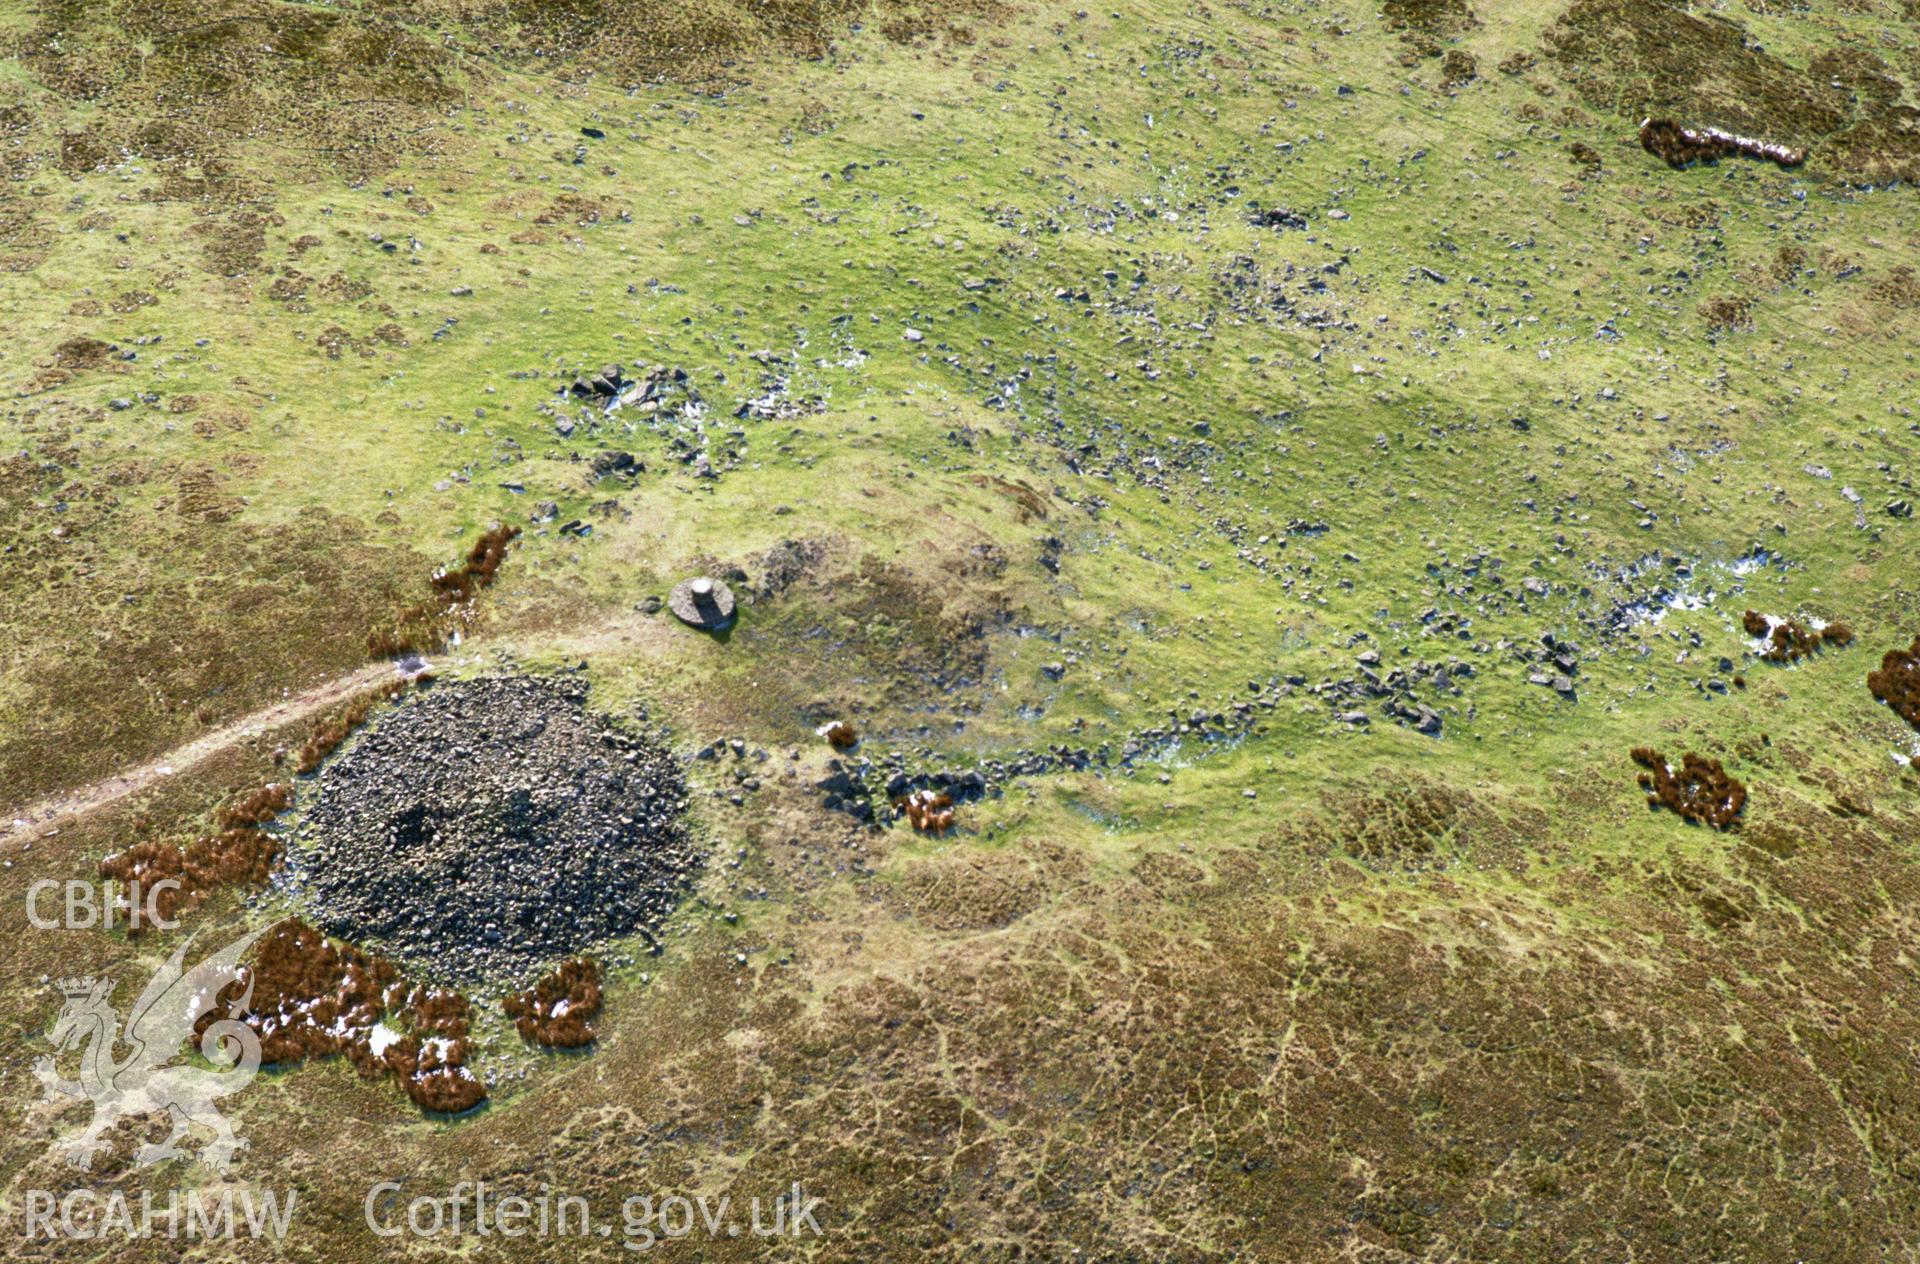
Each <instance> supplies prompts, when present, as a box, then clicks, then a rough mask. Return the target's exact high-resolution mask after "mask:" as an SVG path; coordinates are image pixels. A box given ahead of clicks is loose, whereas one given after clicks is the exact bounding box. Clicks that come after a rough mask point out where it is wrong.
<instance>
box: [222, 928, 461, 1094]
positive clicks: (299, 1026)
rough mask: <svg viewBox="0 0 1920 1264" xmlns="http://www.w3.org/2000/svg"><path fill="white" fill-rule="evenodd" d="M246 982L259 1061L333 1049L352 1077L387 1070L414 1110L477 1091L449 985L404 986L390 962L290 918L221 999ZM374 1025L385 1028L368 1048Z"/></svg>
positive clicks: (247, 1016)
mask: <svg viewBox="0 0 1920 1264" xmlns="http://www.w3.org/2000/svg"><path fill="white" fill-rule="evenodd" d="M249 989H251V999H250V1001H249V1003H248V1005H247V1007H246V1009H245V1010H244V1011H242V1013H241V1014H240V1019H241V1021H242V1022H244V1023H246V1024H247V1025H248V1026H249V1027H251V1028H253V1029H254V1031H255V1032H257V1033H259V1036H260V1052H261V1059H262V1061H263V1062H265V1063H277V1064H287V1063H296V1062H304V1061H307V1060H308V1059H311V1058H324V1057H330V1056H332V1055H334V1054H342V1055H345V1057H346V1059H347V1061H349V1062H350V1063H352V1064H353V1067H354V1069H355V1070H356V1071H358V1072H359V1073H360V1074H361V1075H362V1076H364V1077H366V1078H368V1079H374V1078H377V1077H380V1076H386V1075H391V1076H392V1077H393V1078H394V1079H395V1080H396V1081H398V1083H399V1085H400V1087H401V1088H402V1089H403V1090H404V1091H405V1092H406V1094H407V1096H408V1097H410V1098H412V1099H413V1101H414V1102H415V1103H416V1104H417V1105H419V1106H420V1107H421V1108H422V1109H424V1110H429V1111H435V1112H439V1113H443V1114H458V1113H460V1112H461V1111H464V1110H468V1109H471V1108H472V1107H474V1106H476V1105H478V1104H479V1103H480V1102H482V1101H484V1100H485V1099H486V1096H487V1091H486V1088H485V1086H483V1085H482V1084H481V1083H480V1081H479V1080H478V1079H477V1078H475V1077H474V1076H473V1074H472V1073H471V1072H469V1071H467V1070H466V1069H465V1066H466V1058H467V1038H468V1032H467V1014H468V1012H469V1005H468V1002H467V998H466V997H465V996H463V995H461V994H460V993H458V992H453V991H447V990H444V989H438V988H427V987H424V986H419V985H410V984H408V983H407V982H406V980H404V979H403V978H401V977H400V972H399V970H398V969H397V968H395V966H394V965H393V963H392V962H389V961H387V960H386V959H384V958H382V957H377V956H372V955H370V954H368V953H364V952H361V951H360V950H359V949H357V948H354V947H352V946H350V945H347V944H342V943H336V942H332V941H329V940H328V939H327V938H326V937H325V936H324V935H322V934H321V933H320V932H319V931H317V930H315V929H314V928H313V927H311V926H309V925H307V924H306V923H305V922H302V921H300V920H298V919H294V918H290V919H288V920H287V921H284V922H282V923H280V924H279V925H278V926H276V927H274V928H273V929H272V930H270V931H268V932H267V933H266V935H265V936H263V937H262V938H261V940H260V943H259V945H258V947H256V948H255V950H254V958H253V961H252V963H251V964H249V965H247V966H243V967H242V968H241V975H240V977H239V978H238V979H237V980H236V981H235V982H234V983H232V984H230V985H228V987H227V989H226V991H225V992H224V993H223V997H225V998H226V999H227V1000H228V1002H229V1003H231V1002H232V1001H234V1000H237V999H238V998H239V997H241V996H245V995H247V994H248V992H249ZM222 1008H224V1007H222ZM376 1023H385V1024H386V1025H387V1026H388V1027H389V1029H391V1030H393V1031H394V1034H395V1038H394V1039H393V1040H392V1041H391V1042H390V1043H388V1044H387V1045H386V1047H385V1048H384V1049H382V1050H381V1051H380V1052H379V1053H377V1054H376V1053H375V1052H374V1051H373V1035H374V1025H375V1024H376Z"/></svg>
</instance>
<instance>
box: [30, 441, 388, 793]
mask: <svg viewBox="0 0 1920 1264" xmlns="http://www.w3.org/2000/svg"><path fill="white" fill-rule="evenodd" d="M46 459H50V460H55V461H58V462H59V463H60V465H61V467H62V468H61V469H59V470H57V471H54V472H51V473H45V472H41V471H40V470H39V469H38V468H37V466H38V463H37V462H36V463H33V464H30V465H28V466H27V470H28V471H29V474H30V479H29V481H28V482H27V483H26V484H24V485H23V488H22V494H19V495H14V494H6V495H0V538H4V539H6V540H7V541H9V542H10V543H11V544H12V545H13V546H14V551H13V552H12V553H11V554H10V555H9V556H8V563H9V565H8V567H7V568H5V569H4V570H0V635H4V636H5V638H6V640H7V643H8V644H9V646H10V652H11V654H12V660H11V664H10V668H9V670H10V672H11V673H13V679H14V680H15V681H16V682H17V686H18V689H19V690H20V695H19V705H18V707H17V708H16V709H15V710H13V711H11V712H10V721H11V722H10V723H9V725H8V726H7V728H6V729H5V730H4V731H0V787H4V792H5V794H4V797H5V798H7V799H8V800H9V801H15V802H31V801H33V800H36V799H39V798H41V797H44V796H46V795H48V794H50V793H52V792H54V791H56V790H58V789H60V788H62V787H63V786H69V785H80V784H85V783H87V782H91V781H93V780H96V779H98V778H99V777H102V776H104V775H106V774H107V773H109V772H111V771H112V770H114V769H116V768H121V767H126V766H129V765H134V764H139V763H142V762H144V761H145V760H147V759H149V758H151V757H152V756H154V755H155V754H157V753H159V752H160V751H163V750H167V749H169V748H171V747H173V746H177V745H179V744H180V743H182V742H184V741H187V740H189V739H190V738H192V737H195V736H198V735H199V734H200V733H202V732H203V731H204V730H205V728H206V727H207V726H210V725H218V724H221V723H224V722H225V721H226V720H228V719H231V718H233V717H235V716H239V715H245V714H247V713H249V712H251V711H255V710H257V709H259V708H260V707H262V706H264V705H266V704H267V703H269V702H272V701H275V700H277V699H279V698H280V697H281V696H282V695H283V692H284V691H286V690H290V689H300V688H305V687H306V686H308V685H310V684H312V683H313V681H314V680H315V679H317V678H319V677H321V676H324V675H327V674H329V673H333V672H340V671H347V670H352V669H354V668H356V667H359V666H361V665H362V664H363V663H364V662H365V661H366V660H365V657H364V654H365V650H364V645H363V638H364V636H365V633H366V629H367V627H368V626H369V625H370V624H371V623H373V621H374V620H375V619H377V618H378V617H379V616H380V612H381V611H382V609H383V608H384V609H391V608H392V604H393V603H394V601H395V600H396V598H397V589H396V586H395V583H394V581H393V579H392V576H394V575H395V574H402V573H406V572H408V571H414V572H415V573H417V570H416V569H415V568H416V567H418V566H419V565H420V559H419V558H418V557H417V556H416V555H414V554H411V553H407V552H404V551H403V550H398V549H390V548H384V547H380V546H377V545H375V544H374V543H372V542H371V541H370V540H369V538H368V537H367V535H366V532H365V530H364V529H363V528H362V527H361V525H360V524H359V523H357V522H355V521H354V520H353V519H350V518H345V517H338V516H335V515H331V514H328V513H326V512H324V511H313V512H309V513H306V514H302V515H301V516H299V517H297V518H294V519H292V520H291V521H289V522H286V523H284V524H275V525H264V524H256V523H251V522H248V521H247V520H246V519H244V518H242V519H238V520H233V521H227V522H223V523H219V524H218V525H209V524H206V523H203V522H202V521H200V520H199V519H197V518H191V517H181V516H179V515H177V514H176V513H174V512H172V511H171V508H169V511H168V512H166V513H164V514H159V515H154V514H151V513H150V512H149V511H148V507H147V506H148V501H149V498H150V497H152V496H153V495H154V492H155V491H157V490H159V491H164V490H165V488H166V484H165V483H164V482H163V483H160V484H158V486H157V487H156V486H155V484H154V483H153V482H151V481H149V480H154V479H169V480H170V479H171V478H172V477H173V476H172V475H171V474H169V472H168V469H167V463H149V464H143V463H139V462H135V463H129V464H128V465H126V466H125V468H124V469H118V470H116V469H114V468H108V469H104V470H103V469H96V468H93V467H92V466H90V465H88V464H87V463H86V462H85V461H83V460H82V458H80V457H79V455H78V454H61V455H57V456H52V457H49V458H46ZM55 479H57V480H59V483H60V485H61V486H63V487H67V486H70V485H71V484H72V483H73V481H74V480H76V479H79V480H82V481H84V482H85V483H87V484H88V485H90V486H95V487H97V489H98V494H97V495H96V494H92V493H89V494H88V495H87V496H85V497H84V498H82V497H81V496H79V495H77V494H75V493H73V492H72V491H69V492H67V493H66V494H67V497H68V499H69V502H70V508H69V510H68V512H67V513H66V514H65V515H63V516H62V522H63V523H64V524H66V525H67V526H68V527H69V530H70V533H69V535H68V536H67V537H66V538H64V539H54V538H52V537H51V536H50V534H49V533H48V532H47V531H46V530H45V528H44V523H43V522H40V521H39V520H38V515H37V511H36V510H35V509H34V503H35V499H36V497H35V495H33V494H31V491H30V489H31V488H32V487H35V486H41V485H43V484H44V482H46V481H49V480H55ZM189 490H191V488H189ZM166 556H190V557H192V558H194V560H195V563H194V565H193V566H192V567H190V568H186V569H185V570H184V571H182V570H180V568H177V567H175V568H170V569H158V568H156V567H155V566H154V565H153V564H152V561H151V559H153V558H155V557H166ZM79 574H85V575H87V577H88V579H87V585H86V592H88V593H91V594H94V595H93V596H92V597H90V598H88V599H87V600H86V601H85V602H83V603H82V604H81V605H80V606H78V607H76V605H75V603H74V598H73V595H72V593H73V589H72V577H73V576H75V575H79Z"/></svg>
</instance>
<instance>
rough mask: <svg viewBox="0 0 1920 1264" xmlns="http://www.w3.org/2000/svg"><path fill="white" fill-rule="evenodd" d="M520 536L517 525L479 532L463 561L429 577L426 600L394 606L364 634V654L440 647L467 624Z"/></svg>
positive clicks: (388, 655) (383, 655) (378, 655)
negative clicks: (388, 617)
mask: <svg viewBox="0 0 1920 1264" xmlns="http://www.w3.org/2000/svg"><path fill="white" fill-rule="evenodd" d="M519 535H520V528H519V527H516V526H509V525H506V524H499V525H496V526H493V527H490V528H488V529H487V530H486V531H483V532H482V533H481V534H480V538H479V539H477V540H475V541H474V542H473V547H471V548H470V549H468V550H467V556H466V560H465V561H464V562H462V563H461V564H460V565H459V566H457V567H454V568H453V569H452V570H444V571H440V572H438V573H436V574H435V575H434V577H433V579H432V580H431V581H430V583H431V586H432V588H433V595H432V596H431V597H429V598H428V599H427V600H425V601H420V602H415V603H413V604H412V605H407V606H402V607H400V608H398V609H397V610H396V611H395V612H394V615H393V618H392V619H391V621H389V622H387V623H385V624H382V625H379V626H376V627H375V628H374V629H373V630H372V631H370V632H368V633H367V652H368V653H369V654H371V655H373V656H374V657H375V658H393V657H398V656H399V655H402V654H422V653H427V652H429V651H432V650H437V649H439V648H440V647H441V646H443V645H445V644H446V642H447V638H448V637H450V636H451V635H452V634H453V633H454V632H455V631H457V630H459V629H460V628H462V627H464V626H466V625H467V624H468V623H469V622H470V621H471V618H472V609H471V606H472V602H473V599H474V597H475V596H476V595H478V594H479V592H480V591H481V590H482V589H485V588H488V587H490V586H491V585H492V584H493V576H494V572H496V571H498V570H499V569H500V563H501V562H503V561H505V560H506V556H507V546H508V545H509V544H511V543H512V542H513V541H514V540H515V539H517V538H518V537H519Z"/></svg>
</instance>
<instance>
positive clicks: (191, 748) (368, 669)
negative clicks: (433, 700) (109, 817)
mask: <svg viewBox="0 0 1920 1264" xmlns="http://www.w3.org/2000/svg"><path fill="white" fill-rule="evenodd" d="M393 678H394V666H393V664H392V663H384V662H383V663H369V664H368V665H367V666H365V667H362V668H360V669H359V670H358V671H355V672H350V673H349V674H347V675H345V676H335V677H334V678H333V679H331V680H328V681H326V682H324V683H322V684H318V685H315V686H314V687H313V688H311V689H309V690H307V691H306V692H305V693H300V694H296V695H294V696H293V697H291V698H286V699H283V700H282V701H280V702H276V703H274V704H273V705H272V706H268V707H263V708H261V709H260V710H258V711H255V712H253V713H252V714H251V715H243V716H241V717H239V718H238V719H236V720H232V721H229V722H228V723H226V724H223V725H221V726H220V727H219V728H217V729H211V730H209V731H208V732H205V733H202V734H201V735H200V736H199V737H196V738H194V739H193V740H192V741H191V742H188V743H187V744H186V745H184V746H180V747H177V748H175V749H174V750H170V751H168V752H167V753H166V754H164V755H160V756H158V757H156V758H154V759H151V760H149V761H147V762H146V763H144V764H141V765H139V766H138V767H136V768H129V769H126V770H124V771H121V772H117V773H115V774H113V775H112V776H111V777H107V778H105V779H103V780H100V781H96V782H94V783H93V784H92V785H90V786H80V787H77V788H75V789H72V790H67V791H64V792H62V793H60V794H57V795H54V796H52V797H50V798H46V799H42V800H41V801H40V802H38V803H33V804H28V805H27V806H25V807H21V808H0V846H6V845H8V844H17V843H20V842H23V841H25V840H26V839H29V838H34V837H37V836H40V835H44V834H46V833H47V832H48V831H49V830H56V829H59V828H60V827H61V826H63V825H65V824H67V823H69V822H71V821H73V820H75V819H77V818H79V817H82V816H85V815H86V814H87V813H89V812H93V811H96V810H98V809H100V808H103V807H105V806H106V805H108V804H109V803H113V802H115V801H117V800H119V799H123V798H125V797H126V796H127V795H130V794H134V793H136V792H138V791H141V790H144V789H146V788H147V787H148V786H151V785H153V784H154V783H155V782H156V781H159V780H160V779H161V778H163V777H170V776H174V775H176V774H178V773H183V772H186V771H187V770H188V769H190V768H193V767H194V766H196V765H198V764H200V763H203V762H205V761H206V760H208V759H211V758H212V757H213V756H215V755H218V754H219V753H220V752H221V751H224V750H226V749H228V748H229V747H231V746H233V745H234V744H235V743H237V742H242V741H245V740H246V739H247V738H249V737H253V736H255V735H256V734H259V733H265V732H269V731H271V730H273V729H277V728H279V727H281V726H282V725H286V724H291V723H293V722H294V721H296V720H302V719H305V718H306V717H308V716H310V715H313V714H314V713H316V712H319V711H324V710H326V709H327V708H328V707H331V706H333V705H335V704H336V703H340V702H343V701H345V700H346V699H347V698H350V697H352V696H353V695H354V694H356V693H358V692H360V691H361V690H362V689H365V688H367V687H369V686H371V685H376V684H379V683H380V682H382V681H385V680H391V679H393Z"/></svg>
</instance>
